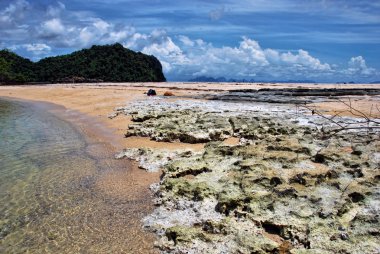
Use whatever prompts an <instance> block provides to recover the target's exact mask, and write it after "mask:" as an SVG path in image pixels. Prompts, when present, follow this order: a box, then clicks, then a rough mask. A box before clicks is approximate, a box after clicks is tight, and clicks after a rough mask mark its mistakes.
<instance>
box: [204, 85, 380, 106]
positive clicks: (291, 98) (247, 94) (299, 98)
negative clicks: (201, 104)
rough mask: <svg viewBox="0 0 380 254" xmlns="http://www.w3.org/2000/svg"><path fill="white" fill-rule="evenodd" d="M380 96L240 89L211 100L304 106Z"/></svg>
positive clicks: (343, 90) (374, 91)
mask: <svg viewBox="0 0 380 254" xmlns="http://www.w3.org/2000/svg"><path fill="white" fill-rule="evenodd" d="M363 95H380V89H376V88H373V89H371V88H367V89H363V88H328V89H320V88H316V89H311V88H282V89H274V88H270V89H239V90H231V91H229V92H227V93H220V94H216V95H214V96H211V98H210V99H213V100H222V101H254V102H268V103H293V104H304V103H311V102H316V101H320V102H321V101H326V100H331V99H335V98H337V97H339V96H363Z"/></svg>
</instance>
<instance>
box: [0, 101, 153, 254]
mask: <svg viewBox="0 0 380 254" xmlns="http://www.w3.org/2000/svg"><path fill="white" fill-rule="evenodd" d="M0 137H1V138H0V253H149V252H152V249H151V246H152V241H153V240H152V238H149V237H147V236H146V235H144V234H143V233H141V225H140V221H139V218H141V217H143V216H144V215H145V214H146V213H147V212H149V209H151V207H150V206H151V205H150V203H149V200H147V195H148V194H147V191H146V190H145V189H141V190H140V191H139V190H138V189H137V190H136V191H135V192H134V193H132V194H131V193H129V192H128V190H129V189H130V188H131V187H133V179H131V177H133V175H132V174H131V172H130V170H129V171H128V170H126V167H127V165H126V164H125V162H120V161H115V160H113V159H110V156H112V154H110V152H109V151H108V152H107V151H106V150H104V151H103V150H102V149H103V146H104V144H102V143H101V142H99V141H93V142H89V140H88V139H87V138H86V139H85V138H84V137H83V133H81V132H80V131H79V130H78V129H76V127H74V126H73V125H71V124H69V123H68V122H66V121H64V120H62V119H61V118H58V117H56V116H55V115H53V114H52V113H50V112H48V111H47V110H46V109H43V108H41V107H37V106H35V105H34V104H31V103H26V102H20V101H8V100H1V99H0ZM128 188H129V189H128ZM136 188H141V187H138V186H137V187H136Z"/></svg>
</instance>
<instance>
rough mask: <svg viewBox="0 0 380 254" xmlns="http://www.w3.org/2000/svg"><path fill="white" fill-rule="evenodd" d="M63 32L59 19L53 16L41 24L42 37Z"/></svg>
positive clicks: (54, 35) (53, 35) (63, 28)
mask: <svg viewBox="0 0 380 254" xmlns="http://www.w3.org/2000/svg"><path fill="white" fill-rule="evenodd" d="M63 32H65V27H64V25H63V24H62V21H61V19H59V18H53V19H49V20H47V21H44V22H43V23H42V24H41V28H40V36H41V37H43V38H49V37H56V36H58V35H60V34H62V33H63Z"/></svg>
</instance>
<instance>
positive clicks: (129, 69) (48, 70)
mask: <svg viewBox="0 0 380 254" xmlns="http://www.w3.org/2000/svg"><path fill="white" fill-rule="evenodd" d="M162 81H166V79H165V76H164V74H163V73H162V66H161V63H160V62H159V60H158V59H157V58H156V57H154V56H148V55H145V54H142V53H140V52H138V53H136V52H134V51H132V50H129V49H127V48H124V47H123V46H122V45H121V44H119V43H116V44H113V45H105V46H92V47H91V48H89V49H83V50H80V51H76V52H73V53H71V54H68V55H62V56H56V57H48V58H44V59H42V60H40V61H38V62H36V63H34V62H32V61H30V60H29V59H26V58H23V57H21V56H18V55H17V54H15V53H13V52H11V51H8V50H1V51H0V83H25V82H52V83H59V82H162Z"/></svg>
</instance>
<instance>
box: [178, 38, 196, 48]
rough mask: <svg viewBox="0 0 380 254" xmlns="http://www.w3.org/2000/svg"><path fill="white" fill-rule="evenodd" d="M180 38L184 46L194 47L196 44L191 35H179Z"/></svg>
mask: <svg viewBox="0 0 380 254" xmlns="http://www.w3.org/2000/svg"><path fill="white" fill-rule="evenodd" d="M178 39H179V40H180V41H181V42H182V43H183V45H184V46H188V47H193V46H194V44H195V43H194V42H193V41H192V40H190V38H189V37H187V36H184V35H179V36H178Z"/></svg>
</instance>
